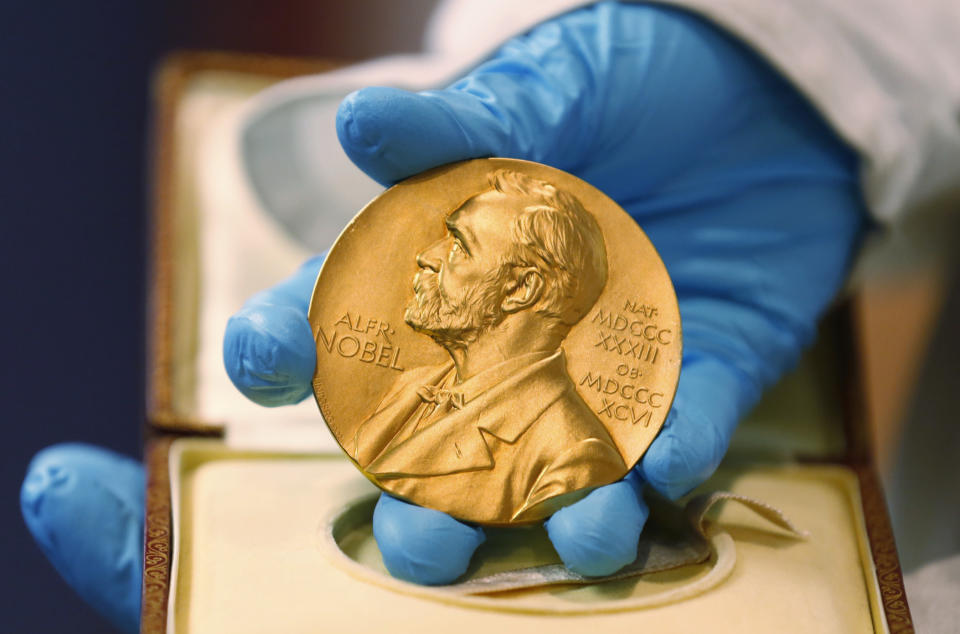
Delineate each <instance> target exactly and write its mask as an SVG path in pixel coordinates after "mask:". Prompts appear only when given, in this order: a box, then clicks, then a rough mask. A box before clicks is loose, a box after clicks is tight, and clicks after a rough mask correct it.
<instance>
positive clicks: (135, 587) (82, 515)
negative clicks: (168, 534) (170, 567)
mask: <svg viewBox="0 0 960 634" xmlns="http://www.w3.org/2000/svg"><path fill="white" fill-rule="evenodd" d="M143 502H144V474H143V467H142V466H141V465H140V464H139V463H137V462H135V461H134V460H132V459H130V458H127V457H125V456H121V455H119V454H116V453H113V452H111V451H107V450H105V449H99V448H97V447H91V446H89V445H81V444H63V445H54V446H53V447H48V448H47V449H44V450H42V451H40V452H39V453H38V454H37V455H36V456H35V457H34V458H33V460H32V461H31V463H30V467H29V468H28V469H27V475H26V478H25V479H24V481H23V486H22V487H21V490H20V506H21V510H22V512H23V519H24V521H25V522H26V524H27V528H29V529H30V532H31V533H32V534H33V537H34V539H35V540H36V541H37V545H38V546H40V549H41V550H42V551H43V553H44V554H45V555H46V556H47V558H48V559H49V560H50V563H52V564H53V567H54V568H56V569H57V572H59V573H60V575H61V576H62V577H63V578H64V580H65V581H66V582H67V583H68V584H69V585H70V586H71V587H72V588H73V589H74V590H75V591H76V592H77V594H79V595H80V596H81V598H83V599H84V600H85V601H86V602H87V603H89V604H90V605H91V606H93V608H95V609H96V610H97V611H98V612H100V614H102V615H103V616H105V617H106V618H107V619H109V620H110V621H111V622H112V623H113V624H114V625H116V626H117V627H118V628H120V629H121V630H122V631H124V632H136V631H138V630H139V623H140V584H141V572H140V571H141V567H142V564H143Z"/></svg>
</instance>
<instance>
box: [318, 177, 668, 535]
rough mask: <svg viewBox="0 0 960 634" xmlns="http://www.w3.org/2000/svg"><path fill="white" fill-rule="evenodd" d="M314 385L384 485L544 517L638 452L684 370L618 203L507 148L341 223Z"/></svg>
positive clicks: (490, 517) (323, 286)
mask: <svg viewBox="0 0 960 634" xmlns="http://www.w3.org/2000/svg"><path fill="white" fill-rule="evenodd" d="M309 319H310V325H311V327H312V329H313V334H314V338H315V340H316V345H317V368H316V374H315V375H314V381H313V387H314V393H315V394H316V397H317V403H318V404H319V405H320V410H321V412H322V414H323V417H324V419H325V420H326V423H327V425H328V426H329V427H330V430H331V431H332V432H333V435H334V436H335V437H336V439H337V442H339V443H340V446H341V447H342V448H343V450H344V451H345V452H346V453H347V455H348V456H349V457H350V459H351V460H352V461H353V462H354V463H355V464H356V465H357V467H358V468H359V469H360V470H361V471H363V473H364V474H365V475H366V476H367V477H368V478H369V479H370V480H371V481H373V482H374V483H375V484H376V485H377V486H379V487H380V488H381V489H383V490H384V491H387V492H388V493H390V494H392V495H395V496H397V497H400V498H403V499H406V500H409V501H410V502H413V503H415V504H419V505H421V506H426V507H429V508H433V509H437V510H439V511H444V512H446V513H449V514H450V515H453V516H454V517H456V518H459V519H461V520H465V521H470V522H478V523H483V524H514V523H523V522H532V521H536V520H541V519H544V518H546V517H548V516H549V515H550V514H552V513H553V512H554V511H556V510H557V509H559V508H560V507H561V506H564V505H566V504H570V503H572V502H574V501H576V500H577V499H579V498H580V497H582V496H583V495H585V494H586V493H587V492H589V490H590V489H592V488H595V487H598V486H602V485H605V484H609V483H611V482H615V481H617V480H619V479H620V478H622V477H623V476H624V475H626V473H627V472H628V470H629V469H630V468H631V467H632V466H633V465H634V464H636V463H637V461H638V460H639V459H640V458H641V456H642V455H643V453H644V452H645V451H646V449H647V447H648V446H649V445H650V443H651V442H652V441H653V439H654V437H655V436H656V435H657V432H658V430H659V429H660V427H661V426H662V425H663V422H664V420H665V419H666V417H667V413H668V412H669V410H670V404H671V402H672V400H673V396H674V392H675V391H676V386H677V379H678V377H679V373H680V358H681V334H680V312H679V309H678V307H677V298H676V294H675V293H674V290H673V285H672V284H671V282H670V277H669V275H668V274H667V270H666V268H665V267H664V265H663V262H662V261H661V260H660V257H659V255H658V254H657V251H656V249H654V247H653V245H652V244H651V243H650V240H649V239H647V237H646V235H645V234H644V233H643V231H642V230H641V229H640V227H638V226H637V224H636V223H635V222H634V221H633V219H632V218H630V217H629V216H628V215H627V214H626V213H625V212H624V211H623V209H621V208H620V207H619V206H618V205H617V204H616V203H615V202H613V201H612V200H611V199H610V198H608V197H607V196H606V195H604V194H603V193H602V192H600V191H599V190H597V189H596V188H594V187H592V186H591V185H589V184H587V183H585V182H584V181H582V180H580V179H578V178H576V177H575V176H572V175H570V174H567V173H565V172H562V171H560V170H557V169H554V168H552V167H548V166H546V165H540V164H537V163H531V162H528V161H519V160H513V159H499V158H494V159H478V160H473V161H466V162H463V163H456V164H452V165H446V166H443V167H439V168H436V169H433V170H430V171H428V172H424V173H422V174H419V175H417V176H414V177H412V178H409V179H407V180H405V181H403V182H402V183H399V184H397V185H395V186H394V187H391V188H390V189H388V190H387V191H385V192H384V193H383V194H381V195H380V196H378V197H377V198H375V199H374V200H373V201H372V202H371V203H370V204H368V205H367V206H366V207H365V208H364V209H363V210H362V211H361V212H360V213H359V214H358V215H357V216H356V218H354V219H353V221H352V222H351V223H350V224H349V225H348V226H347V228H346V229H344V231H343V233H342V234H341V235H340V237H339V238H338V239H337V241H336V243H335V244H334V245H333V248H331V249H330V253H329V255H328V256H327V259H326V262H325V263H324V265H323V268H322V269H321V271H320V275H319V276H318V278H317V283H316V286H315V288H314V291H313V299H312V301H311V303H310V311H309Z"/></svg>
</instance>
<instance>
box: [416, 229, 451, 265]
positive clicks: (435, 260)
mask: <svg viewBox="0 0 960 634" xmlns="http://www.w3.org/2000/svg"><path fill="white" fill-rule="evenodd" d="M446 242H447V240H446V238H444V239H443V240H437V241H436V242H434V243H433V244H431V245H430V246H429V247H427V248H426V249H424V250H423V251H421V252H420V253H419V254H418V255H417V266H419V267H420V268H421V269H430V270H431V271H434V272H436V273H439V272H440V265H441V264H442V263H443V255H444V246H445V245H446Z"/></svg>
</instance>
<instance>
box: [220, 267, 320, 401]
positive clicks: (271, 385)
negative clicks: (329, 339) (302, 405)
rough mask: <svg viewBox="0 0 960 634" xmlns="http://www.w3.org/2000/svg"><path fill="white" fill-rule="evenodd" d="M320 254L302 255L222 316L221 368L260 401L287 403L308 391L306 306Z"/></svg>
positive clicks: (310, 355)
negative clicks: (280, 277) (293, 267)
mask: <svg viewBox="0 0 960 634" xmlns="http://www.w3.org/2000/svg"><path fill="white" fill-rule="evenodd" d="M324 257H325V256H324V255H319V256H316V257H314V258H311V259H309V260H307V261H306V262H305V263H304V264H303V265H302V266H301V267H300V268H299V269H297V271H296V272H295V273H294V274H293V275H291V276H290V277H288V278H287V279H286V280H284V281H282V282H280V283H279V284H277V285H276V286H273V287H271V288H268V289H266V290H264V291H261V292H259V293H257V294H256V295H254V296H253V297H251V298H250V299H249V300H247V302H246V304H244V306H243V308H242V309H240V310H239V311H238V312H237V313H236V314H235V315H234V316H233V317H231V318H230V320H229V321H228V322H227V327H226V332H225V333H224V337H223V365H224V368H225V369H226V371H227V375H228V376H229V377H230V380H231V381H232V382H233V384H234V386H236V388H237V389H238V390H240V392H242V393H243V395H244V396H246V397H247V398H249V399H250V400H252V401H254V402H256V403H258V404H260V405H264V406H267V407H276V406H280V405H292V404H294V403H298V402H300V401H302V400H303V399H304V398H306V397H307V396H308V395H309V394H310V392H311V385H310V382H311V379H312V377H313V370H314V366H315V365H316V349H315V347H314V346H315V342H314V339H313V333H312V331H311V329H310V324H309V322H308V321H307V309H308V307H309V305H310V298H311V295H312V294H313V285H314V281H315V280H316V278H317V274H318V272H319V270H320V267H321V266H322V264H323V260H324Z"/></svg>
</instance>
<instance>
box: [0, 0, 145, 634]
mask: <svg viewBox="0 0 960 634" xmlns="http://www.w3.org/2000/svg"><path fill="white" fill-rule="evenodd" d="M151 11H152V9H151V7H150V5H147V4H144V3H139V2H115V3H109V6H108V3H107V2H103V1H96V2H62V3H53V6H51V5H49V4H47V3H38V2H25V1H14V2H4V3H3V4H2V8H0V82H2V83H0V174H2V176H0V183H2V188H0V206H2V212H0V280H2V287H0V298H2V299H0V302H2V304H0V310H2V313H0V315H2V317H0V350H2V360H0V396H2V403H0V421H2V425H3V439H4V440H3V456H2V461H0V487H2V488H0V522H2V526H3V540H2V546H0V552H2V557H3V565H2V569H3V573H2V575H0V597H3V601H2V604H3V606H4V607H3V610H0V630H2V631H4V632H17V633H19V632H66V631H71V632H103V631H104V630H105V627H106V626H105V625H104V623H103V621H102V620H101V619H100V618H99V617H98V616H96V615H95V614H94V613H93V612H92V610H90V609H89V608H87V607H86V605H84V604H83V603H82V602H81V601H80V599H78V598H77V597H76V595H74V594H73V593H72V592H71V591H70V590H69V589H68V588H67V587H66V585H65V584H64V583H63V582H62V581H60V580H59V578H58V577H57V574H56V573H55V572H54V570H53V568H52V567H51V566H50V565H49V564H48V563H47V562H46V560H45V559H44V557H43V555H42V554H41V553H40V551H39V550H38V549H37V548H36V546H35V545H34V543H33V540H32V539H31V538H30V535H29V533H27V531H26V529H25V528H24V525H23V522H22V520H21V517H20V510H19V488H20V482H21V481H22V479H23V474H24V472H25V470H26V467H27V464H28V462H29V460H30V458H31V456H32V455H33V453H34V452H35V451H36V450H38V449H40V448H41V447H44V446H46V445H49V444H53V443H56V442H61V441H65V440H83V441H87V442H92V443H97V444H100V445H105V446H107V447H111V448H113V449H116V450H119V451H123V452H125V453H128V454H133V455H139V452H140V433H141V424H142V421H143V363H142V360H143V332H144V327H143V314H142V312H143V301H142V298H143V296H144V257H143V254H144V223H145V206H144V200H145V197H146V194H145V178H144V173H145V162H144V160H143V159H144V157H145V146H144V129H145V121H146V116H147V81H148V77H149V74H148V69H149V68H150V64H151V61H152V60H153V59H154V57H155V55H156V52H157V51H158V37H157V36H158V33H156V30H155V29H154V28H153V27H152V26H151V23H152V22H153V20H152V17H153V16H152V15H151Z"/></svg>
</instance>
